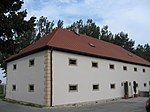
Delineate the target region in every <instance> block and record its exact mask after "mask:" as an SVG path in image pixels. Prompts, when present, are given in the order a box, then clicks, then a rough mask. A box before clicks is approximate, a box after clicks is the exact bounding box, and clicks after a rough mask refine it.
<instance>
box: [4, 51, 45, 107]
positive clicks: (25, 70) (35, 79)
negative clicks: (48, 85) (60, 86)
mask: <svg viewBox="0 0 150 112" xmlns="http://www.w3.org/2000/svg"><path fill="white" fill-rule="evenodd" d="M44 55H45V51H42V52H39V53H35V54H32V55H29V56H26V57H23V58H20V59H18V60H15V61H11V62H9V63H7V88H6V98H8V99H14V100H18V101H25V102H30V103H35V104H41V105H43V104H44V103H45V102H44V81H45V79H44V74H45V71H44V67H45V65H44V61H45V58H44ZM30 59H34V60H35V65H34V66H32V67H29V60H30ZM13 64H16V65H17V69H16V70H13ZM29 84H34V89H35V90H34V92H29V91H28V89H29V88H28V85H29ZM12 85H16V91H12Z"/></svg>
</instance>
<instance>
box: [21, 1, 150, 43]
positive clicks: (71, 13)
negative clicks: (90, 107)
mask: <svg viewBox="0 0 150 112" xmlns="http://www.w3.org/2000/svg"><path fill="white" fill-rule="evenodd" d="M149 6H150V1H149V0H142V1H141V0H139V1H137V0H40V1H36V0H25V5H24V7H23V8H27V9H28V18H30V17H31V16H36V17H40V16H45V17H48V19H49V20H50V21H52V20H55V21H57V20H58V19H61V20H64V23H65V25H69V24H71V23H73V22H74V21H77V20H79V19H83V20H84V21H86V20H87V19H88V18H91V19H93V20H94V21H95V22H96V23H97V24H98V25H100V26H103V25H108V26H109V28H110V30H111V31H113V33H119V32H120V31H124V32H127V33H129V38H132V39H134V40H136V42H137V44H138V43H141V44H144V43H150V38H148V36H149V35H150V32H149V31H148V30H149V29H150V22H149V20H150V7H149Z"/></svg>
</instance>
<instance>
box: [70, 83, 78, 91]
mask: <svg viewBox="0 0 150 112" xmlns="http://www.w3.org/2000/svg"><path fill="white" fill-rule="evenodd" d="M71 86H75V88H76V89H75V90H73V89H71ZM68 90H69V92H78V84H69V86H68Z"/></svg>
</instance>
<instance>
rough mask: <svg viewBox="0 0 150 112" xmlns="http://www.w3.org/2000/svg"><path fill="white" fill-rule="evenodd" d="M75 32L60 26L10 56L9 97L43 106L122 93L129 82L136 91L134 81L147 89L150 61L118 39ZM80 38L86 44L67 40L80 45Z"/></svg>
mask: <svg viewBox="0 0 150 112" xmlns="http://www.w3.org/2000/svg"><path fill="white" fill-rule="evenodd" d="M76 36H78V35H77V34H75V33H73V32H71V31H67V30H63V29H57V30H56V31H54V32H53V33H52V34H49V35H48V36H46V37H43V39H41V40H39V41H37V42H36V43H34V44H32V45H30V46H28V47H27V48H25V49H23V50H22V51H21V52H20V53H19V54H16V55H14V56H12V57H10V58H8V59H7V60H6V61H7V86H6V98H8V99H13V100H17V101H24V102H29V103H35V104H40V105H45V106H56V105H65V104H74V103H80V102H89V101H98V100H106V99H114V98H122V97H124V95H125V92H124V83H125V82H127V85H128V96H129V97H133V95H134V94H135V93H134V88H133V85H134V84H133V82H134V81H135V82H136V83H137V88H136V90H137V94H138V93H139V92H142V91H145V92H146V91H149V89H150V63H149V62H147V61H145V60H143V59H142V58H140V57H138V56H136V55H134V54H132V53H130V52H128V51H126V50H124V49H122V48H120V47H118V46H116V45H113V44H110V43H106V42H101V41H100V40H96V39H94V40H89V39H88V38H89V37H88V38H84V36H83V35H80V38H78V37H77V38H76ZM58 37H61V38H62V40H61V41H60V39H59V38H58ZM67 37H68V38H67ZM66 38H67V39H66ZM70 38H72V40H70ZM76 39H79V40H76ZM81 39H84V40H85V41H87V42H86V44H87V48H88V49H85V48H86V47H85V46H84V45H83V46H81V47H79V48H78V47H76V46H75V45H76V44H75V45H73V44H70V43H69V42H75V41H76V42H78V45H80V42H79V41H81ZM52 40H53V41H52ZM97 41H98V42H97ZM99 41H100V43H99ZM66 42H67V43H66ZM62 43H63V44H62ZM82 43H84V42H83V41H82ZM98 43H99V44H98ZM69 46H70V47H69ZM102 47H106V48H108V47H112V50H110V51H113V50H114V53H117V52H118V54H113V53H112V56H111V52H109V51H108V52H106V53H105V52H103V50H105V51H107V49H106V48H105V49H104V48H103V50H102V51H101V54H102V55H99V54H98V53H97V52H99V51H97V50H101V49H99V48H102ZM86 50H88V51H86ZM90 50H91V52H90V53H89V51H90ZM94 50H95V51H94ZM84 51H85V52H84ZM120 52H121V53H123V56H120V54H119V53H120ZM95 53H97V55H96V54H95ZM108 54H110V55H108ZM124 54H126V56H125V55H124ZM104 55H105V56H104ZM113 55H114V56H113ZM115 55H116V58H115ZM117 56H118V57H117ZM130 58H131V59H130Z"/></svg>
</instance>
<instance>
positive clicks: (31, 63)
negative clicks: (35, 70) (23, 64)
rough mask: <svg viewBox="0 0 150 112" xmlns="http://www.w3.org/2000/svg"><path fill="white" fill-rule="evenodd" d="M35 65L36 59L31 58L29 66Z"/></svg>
mask: <svg viewBox="0 0 150 112" xmlns="http://www.w3.org/2000/svg"><path fill="white" fill-rule="evenodd" d="M31 66H34V59H31V60H29V67H31Z"/></svg>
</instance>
